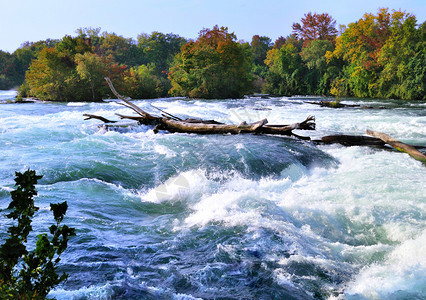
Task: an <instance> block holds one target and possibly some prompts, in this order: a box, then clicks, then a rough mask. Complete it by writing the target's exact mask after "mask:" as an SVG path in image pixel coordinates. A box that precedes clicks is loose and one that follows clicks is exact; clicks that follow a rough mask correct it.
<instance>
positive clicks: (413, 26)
mask: <svg viewBox="0 0 426 300" xmlns="http://www.w3.org/2000/svg"><path fill="white" fill-rule="evenodd" d="M292 29H293V31H292V34H291V35H289V36H287V37H280V38H278V39H277V40H276V41H275V42H274V43H272V40H271V39H270V38H268V37H265V36H259V35H255V36H253V38H252V41H251V42H250V43H248V42H243V41H238V40H237V37H236V36H235V34H234V33H231V32H228V29H227V28H226V27H218V26H215V27H213V28H212V29H203V30H202V31H201V32H200V33H199V36H198V38H197V39H196V40H187V39H185V38H183V37H180V36H178V35H175V34H163V33H159V32H153V33H152V34H151V35H147V34H141V35H139V36H138V38H137V40H134V39H131V38H124V37H122V36H119V35H116V34H115V33H107V32H103V33H101V31H100V28H97V29H92V28H82V29H79V30H77V36H76V37H70V36H65V37H64V38H63V39H61V40H46V41H41V42H37V43H26V44H24V45H22V46H21V47H20V48H19V49H17V50H16V51H15V52H14V53H12V54H9V53H7V52H2V51H0V89H7V88H10V87H13V86H17V85H20V84H22V85H21V87H20V89H19V91H20V92H19V94H20V96H22V97H26V96H33V97H37V98H40V99H42V100H59V101H81V100H82V101H88V100H93V101H98V100H101V99H102V98H105V97H108V96H109V89H108V87H107V85H106V84H105V82H104V80H103V78H104V77H105V76H109V77H110V78H111V79H112V80H113V82H114V85H116V86H117V88H118V89H119V90H120V91H121V92H122V93H123V94H126V95H128V96H130V97H132V98H136V99H146V98H156V97H164V96H168V95H171V96H187V97H192V98H239V97H242V96H243V95H244V94H251V93H268V94H274V95H295V94H298V95H308V94H309V95H326V96H336V97H343V96H345V97H347V96H349V97H350V96H354V97H371V98H396V99H418V100H425V98H426V96H425V70H426V65H425V62H426V54H425V43H426V39H425V37H426V34H425V31H426V26H425V23H424V22H423V23H422V24H420V25H418V24H417V20H416V17H415V16H414V15H412V14H409V13H406V12H402V11H392V12H390V11H389V10H388V9H380V10H379V11H378V13H377V14H376V15H374V14H365V15H364V16H363V17H362V18H361V19H359V20H358V21H356V22H354V23H351V24H349V25H348V26H340V27H339V28H338V29H337V28H336V21H335V20H334V19H333V18H332V17H331V16H330V15H328V14H327V13H323V14H316V13H308V14H305V16H304V17H303V18H302V19H301V20H300V23H294V24H293V26H292Z"/></svg>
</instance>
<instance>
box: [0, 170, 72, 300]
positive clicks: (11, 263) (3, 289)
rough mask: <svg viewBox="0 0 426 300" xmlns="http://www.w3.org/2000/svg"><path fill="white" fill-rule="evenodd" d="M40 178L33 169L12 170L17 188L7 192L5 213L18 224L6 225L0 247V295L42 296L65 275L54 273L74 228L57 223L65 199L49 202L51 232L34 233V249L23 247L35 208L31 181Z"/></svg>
mask: <svg viewBox="0 0 426 300" xmlns="http://www.w3.org/2000/svg"><path fill="white" fill-rule="evenodd" d="M41 178H42V176H40V175H37V174H36V172H35V171H33V170H27V171H25V172H24V173H23V174H22V173H19V172H16V178H15V182H16V186H17V189H16V190H14V191H12V192H11V193H10V194H11V197H12V202H11V203H10V204H9V206H8V209H9V210H11V212H10V213H9V214H7V215H6V217H8V218H9V219H13V220H15V221H17V223H18V224H17V225H16V226H11V227H9V228H8V230H7V231H8V233H9V237H8V238H7V239H6V241H5V242H4V244H3V245H1V247H0V268H1V269H0V299H44V298H45V297H46V296H47V294H48V293H49V291H50V290H51V289H52V288H53V287H55V286H56V285H57V284H59V283H60V282H62V281H64V280H66V278H67V277H68V275H67V274H65V273H63V274H62V275H59V274H57V273H56V271H57V265H58V263H59V261H60V255H61V254H62V253H63V252H64V251H65V249H66V248H67V245H68V240H69V238H70V237H71V236H74V235H75V229H74V228H70V227H68V226H67V225H62V226H60V223H61V222H62V220H63V218H64V216H65V213H66V211H67V209H68V204H67V202H66V201H65V202H63V203H58V204H52V203H51V204H50V209H51V210H52V212H53V216H54V218H55V221H56V224H53V225H51V226H50V227H49V232H50V234H51V235H50V236H48V234H46V233H44V234H40V235H38V236H37V237H38V240H37V243H36V247H35V250H34V251H27V248H26V244H27V238H28V235H29V233H30V232H31V231H32V226H31V222H32V218H33V216H34V213H35V212H36V211H37V210H38V209H39V208H38V207H37V206H35V205H34V199H33V197H34V196H36V195H37V190H36V189H35V184H37V181H38V180H39V179H41Z"/></svg>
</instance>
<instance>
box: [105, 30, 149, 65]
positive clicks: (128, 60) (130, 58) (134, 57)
mask: <svg viewBox="0 0 426 300" xmlns="http://www.w3.org/2000/svg"><path fill="white" fill-rule="evenodd" d="M99 49H100V50H99V51H100V53H99V54H100V55H101V56H105V57H108V56H110V58H111V59H112V60H114V61H115V62H117V63H119V64H123V65H127V66H137V65H140V64H142V63H145V62H144V60H143V54H142V53H141V51H140V49H139V48H138V47H137V45H136V42H135V41H134V40H133V39H132V38H124V37H122V36H121V35H117V34H115V33H108V32H104V33H102V35H101V39H100V48H99Z"/></svg>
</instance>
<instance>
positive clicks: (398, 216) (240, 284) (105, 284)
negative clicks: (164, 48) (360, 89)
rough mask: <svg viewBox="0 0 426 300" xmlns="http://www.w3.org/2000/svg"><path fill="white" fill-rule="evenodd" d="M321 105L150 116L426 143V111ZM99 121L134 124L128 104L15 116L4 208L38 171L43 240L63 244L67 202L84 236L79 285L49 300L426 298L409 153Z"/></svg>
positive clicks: (423, 245) (77, 245)
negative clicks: (109, 127) (22, 181)
mask: <svg viewBox="0 0 426 300" xmlns="http://www.w3.org/2000/svg"><path fill="white" fill-rule="evenodd" d="M14 95H15V94H14V93H13V92H7V91H2V92H0V100H7V99H10V98H12V99H13V97H14ZM306 100H309V101H319V100H321V98H313V97H290V98H286V97H283V98H271V99H263V98H250V99H237V100H208V101H207V100H185V99H179V98H171V99H154V100H146V101H135V103H136V104H137V105H139V106H140V107H142V108H143V109H145V110H147V111H149V112H152V113H156V111H155V109H154V108H152V107H151V106H150V104H153V105H155V106H157V107H160V108H162V109H164V110H166V111H168V112H170V113H172V114H174V115H178V116H181V117H186V116H191V117H198V118H203V119H215V120H217V121H221V122H225V123H234V124H239V123H240V122H241V121H243V120H244V121H247V122H254V121H257V120H260V119H263V118H267V119H268V120H269V123H270V124H290V123H294V122H300V121H303V120H304V119H305V118H306V117H307V116H308V115H315V117H316V123H317V130H316V131H297V133H298V134H300V135H306V136H311V137H314V138H317V137H321V136H324V135H328V134H340V133H341V134H364V133H365V130H366V129H367V128H369V129H372V130H376V131H381V132H385V133H387V134H389V135H391V136H393V137H394V138H397V139H400V140H401V141H403V142H406V143H410V144H414V145H423V146H425V145H426V104H425V103H421V102H409V101H408V102H407V101H405V102H403V101H393V100H364V99H344V100H345V101H344V103H350V104H354V103H355V104H361V105H370V106H373V107H377V108H378V107H379V106H385V108H387V109H357V108H350V109H330V108H323V107H320V106H317V105H312V104H308V103H305V102H304V101H306ZM83 113H90V114H97V115H102V116H104V117H107V118H109V119H118V117H117V116H115V113H122V114H127V115H128V114H132V112H131V111H129V109H127V108H125V107H123V106H120V105H118V104H117V103H115V102H105V103H68V104H67V103H27V104H3V105H0V151H1V156H0V209H5V208H6V207H7V205H8V203H9V201H10V196H9V192H10V191H11V190H13V188H14V187H13V184H14V181H13V179H14V172H15V171H25V170H26V169H28V168H30V169H34V170H36V171H37V173H38V174H41V175H43V178H42V179H41V180H40V181H39V185H37V189H38V191H39V195H38V197H37V198H36V205H37V206H39V207H40V211H39V212H38V213H37V214H36V216H35V218H34V226H33V227H34V231H35V232H36V233H40V232H46V231H47V228H48V226H49V225H50V224H51V223H52V217H51V213H50V212H49V203H56V202H60V201H64V200H66V201H67V202H68V205H69V210H68V212H67V215H66V217H65V219H64V223H65V224H67V225H69V226H72V227H75V228H76V233H77V236H76V237H74V238H72V240H71V241H70V243H69V247H68V249H67V251H66V252H65V253H64V255H63V256H62V260H61V264H60V271H61V272H62V271H65V272H67V273H68V274H69V279H68V281H67V282H65V283H64V284H61V285H60V286H58V287H57V288H56V289H55V290H53V291H52V292H51V293H50V294H49V296H51V297H55V298H57V299H425V298H426V188H425V186H426V180H425V178H426V168H425V166H424V165H422V164H421V163H420V162H418V161H416V160H414V159H412V158H411V157H409V156H408V155H407V154H404V153H400V152H396V151H385V150H381V149H374V148H370V147H343V146H340V145H322V146H318V145H315V144H313V143H311V142H306V141H301V140H297V139H294V138H290V137H277V136H258V135H205V136H200V135H194V134H169V133H166V132H161V131H160V133H158V134H154V133H153V132H152V128H150V127H148V126H141V127H138V128H133V129H123V130H120V131H119V132H117V131H106V130H104V129H102V128H99V127H98V125H99V124H100V123H101V122H100V121H98V120H89V121H84V120H83V116H82V115H83ZM1 214H2V215H4V212H1ZM8 222H9V221H8V220H7V219H6V218H5V217H4V216H3V217H2V218H1V219H0V225H1V228H5V227H6V225H7V224H9V223H8ZM36 233H34V234H36ZM5 237H6V233H5V230H2V231H1V232H0V241H3V240H4V238H5ZM33 239H34V238H32V240H33Z"/></svg>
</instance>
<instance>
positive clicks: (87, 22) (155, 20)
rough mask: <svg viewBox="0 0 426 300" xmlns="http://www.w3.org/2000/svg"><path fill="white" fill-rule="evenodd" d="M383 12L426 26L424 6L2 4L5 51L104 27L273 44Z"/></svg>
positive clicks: (155, 0) (80, 0)
mask: <svg viewBox="0 0 426 300" xmlns="http://www.w3.org/2000/svg"><path fill="white" fill-rule="evenodd" d="M380 7H388V8H390V9H397V10H398V9H402V10H405V11H407V12H410V13H412V14H414V15H415V16H416V17H417V20H418V23H421V22H424V21H425V16H426V1H425V0H353V1H348V0H338V1H331V0H308V1H304V0H299V1H297V0H296V1H287V0H281V1H280V0H256V1H254V0H215V1H212V0H115V1H114V0H67V1H63V0H38V1H36V0H0V50H4V51H9V52H13V51H14V50H15V49H17V48H18V47H19V46H20V45H21V44H22V43H23V42H25V41H32V42H36V41H39V40H44V39H47V38H53V39H57V38H62V37H63V36H64V35H66V34H68V35H75V31H76V29H77V28H81V27H93V28H96V27H101V28H102V31H108V32H115V33H117V34H118V35H122V36H124V37H128V38H130V37H132V38H136V37H137V36H138V35H139V34H140V33H148V34H149V33H151V32H152V31H160V32H163V33H170V32H173V33H175V34H178V35H180V36H183V37H185V38H196V37H197V35H198V32H199V31H200V30H201V29H203V28H211V27H213V26H214V25H216V24H218V25H219V26H227V27H228V28H229V30H230V31H231V32H234V33H235V34H236V35H237V38H238V39H241V40H245V41H251V38H252V36H253V35H255V34H258V35H262V36H268V37H270V38H271V39H272V40H273V41H274V40H275V39H276V38H278V37H279V36H281V35H282V36H287V35H288V34H290V33H291V25H292V23H293V22H299V21H300V19H301V18H302V17H303V15H304V14H305V13H308V12H317V13H323V12H327V13H329V14H330V15H331V16H332V17H333V18H334V19H335V20H336V22H337V24H344V25H347V24H349V23H351V22H354V21H357V20H358V19H360V18H361V17H362V16H363V14H364V13H366V12H369V13H374V14H375V13H376V12H377V9H378V8H380Z"/></svg>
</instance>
